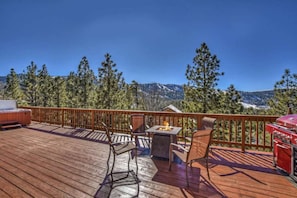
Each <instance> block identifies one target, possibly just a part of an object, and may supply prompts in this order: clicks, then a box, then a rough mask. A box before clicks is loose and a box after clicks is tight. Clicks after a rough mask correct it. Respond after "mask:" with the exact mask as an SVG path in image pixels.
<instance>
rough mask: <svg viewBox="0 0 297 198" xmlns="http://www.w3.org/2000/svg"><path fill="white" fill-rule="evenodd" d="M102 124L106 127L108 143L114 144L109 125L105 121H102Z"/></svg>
mask: <svg viewBox="0 0 297 198" xmlns="http://www.w3.org/2000/svg"><path fill="white" fill-rule="evenodd" d="M102 125H103V126H104V128H105V135H106V137H107V140H108V143H109V144H110V145H111V146H112V143H113V142H112V139H111V135H110V131H109V129H108V127H107V125H106V124H105V123H104V122H102Z"/></svg>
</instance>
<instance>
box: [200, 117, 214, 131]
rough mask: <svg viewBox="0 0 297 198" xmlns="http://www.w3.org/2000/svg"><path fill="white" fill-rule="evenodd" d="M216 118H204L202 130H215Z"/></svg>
mask: <svg viewBox="0 0 297 198" xmlns="http://www.w3.org/2000/svg"><path fill="white" fill-rule="evenodd" d="M215 121H216V118H211V117H203V118H202V125H201V126H202V127H201V129H213V128H214V125H215Z"/></svg>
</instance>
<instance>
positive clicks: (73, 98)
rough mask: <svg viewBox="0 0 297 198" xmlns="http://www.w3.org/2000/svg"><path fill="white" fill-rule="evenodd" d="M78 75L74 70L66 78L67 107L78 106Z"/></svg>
mask: <svg viewBox="0 0 297 198" xmlns="http://www.w3.org/2000/svg"><path fill="white" fill-rule="evenodd" d="M77 91H78V90H77V76H76V74H75V73H74V72H73V71H72V72H70V73H69V75H68V76H67V79H66V104H67V107H70V108H77V107H78V93H77Z"/></svg>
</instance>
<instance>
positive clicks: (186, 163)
mask: <svg viewBox="0 0 297 198" xmlns="http://www.w3.org/2000/svg"><path fill="white" fill-rule="evenodd" d="M186 179H187V186H188V187H189V179H188V163H186Z"/></svg>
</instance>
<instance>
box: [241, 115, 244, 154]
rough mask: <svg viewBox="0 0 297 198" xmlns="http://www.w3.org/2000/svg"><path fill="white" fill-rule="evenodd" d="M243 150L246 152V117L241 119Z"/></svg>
mask: <svg viewBox="0 0 297 198" xmlns="http://www.w3.org/2000/svg"><path fill="white" fill-rule="evenodd" d="M241 152H243V153H244V152H245V118H242V121H241Z"/></svg>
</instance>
